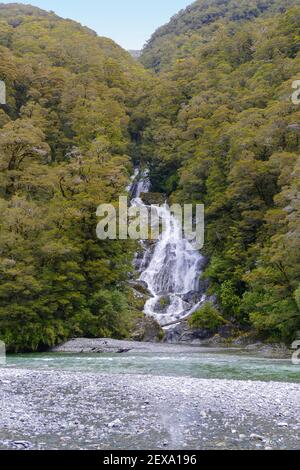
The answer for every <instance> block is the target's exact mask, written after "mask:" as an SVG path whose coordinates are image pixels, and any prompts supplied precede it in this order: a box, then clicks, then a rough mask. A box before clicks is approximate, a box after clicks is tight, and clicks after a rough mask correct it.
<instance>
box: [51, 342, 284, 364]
mask: <svg viewBox="0 0 300 470" xmlns="http://www.w3.org/2000/svg"><path fill="white" fill-rule="evenodd" d="M186 338H187V337H186ZM210 350H211V351H222V350H223V351H224V350H225V351H237V352H238V351H239V352H241V353H247V354H250V355H251V354H253V355H258V356H261V357H266V358H282V359H285V358H290V357H291V355H292V351H290V350H289V349H288V348H287V347H285V346H284V345H268V344H264V343H252V344H251V343H249V344H247V343H246V344H244V342H243V341H241V342H239V341H238V340H236V341H235V343H233V344H232V345H231V346H230V345H228V344H227V345H226V342H225V340H224V341H218V340H217V339H214V340H201V341H200V340H195V341H193V340H192V338H190V342H188V341H182V342H181V343H180V344H176V343H173V344H172V343H152V342H138V341H119V340H114V339H108V338H104V339H102V338H99V339H89V338H76V339H73V340H70V341H67V342H66V343H64V344H62V345H60V346H57V347H56V348H53V350H52V352H58V353H72V354H81V353H89V354H91V353H95V354H101V353H119V354H122V353H126V352H134V351H137V352H145V353H152V352H155V353H164V352H169V353H176V352H178V353H184V352H205V351H210Z"/></svg>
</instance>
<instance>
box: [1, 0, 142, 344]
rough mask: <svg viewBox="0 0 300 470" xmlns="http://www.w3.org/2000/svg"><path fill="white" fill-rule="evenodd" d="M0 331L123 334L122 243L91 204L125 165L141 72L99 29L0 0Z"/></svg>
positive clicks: (119, 182) (43, 338) (30, 339)
mask: <svg viewBox="0 0 300 470" xmlns="http://www.w3.org/2000/svg"><path fill="white" fill-rule="evenodd" d="M0 18H1V20H0V79H2V80H5V82H6V85H7V105H6V106H3V107H2V109H1V114H0V170H1V171H0V212H1V220H0V338H1V339H2V340H4V341H5V342H6V343H7V346H8V349H9V350H10V351H34V350H41V349H44V348H47V347H49V346H53V345H55V344H57V343H58V342H61V341H63V340H65V339H67V338H69V337H70V336H73V335H75V336H76V335H88V336H93V335H96V336H98V335H105V336H114V337H118V338H121V337H126V336H128V335H129V333H130V329H131V321H132V319H133V318H134V316H135V315H136V314H137V309H136V305H135V303H134V301H133V299H132V298H131V297H130V295H129V293H128V289H127V286H126V281H127V279H128V275H129V273H130V271H131V270H132V267H131V261H132V257H133V252H134V249H135V247H134V245H133V244H132V243H130V242H128V243H127V242H125V241H123V242H121V241H116V242H109V243H108V242H104V241H103V242H101V241H99V240H98V239H97V237H96V225H97V219H96V215H95V214H96V209H97V206H98V205H99V204H100V203H102V202H105V203H107V202H113V203H114V202H115V201H116V200H117V199H118V196H119V195H120V194H122V193H123V191H124V188H125V187H126V185H127V184H128V180H129V176H130V173H131V171H132V163H131V161H130V151H131V145H132V144H131V136H130V132H129V121H130V115H131V112H132V108H134V104H135V99H136V95H137V94H138V92H139V89H140V88H143V81H144V80H145V72H144V70H143V68H142V67H141V66H140V65H139V64H137V63H136V61H134V60H133V59H132V58H131V57H130V55H129V54H127V53H126V52H125V51H123V50H122V49H121V48H120V47H118V46H117V45H116V44H114V43H113V42H112V41H110V40H109V39H105V38H99V37H98V36H97V35H96V34H95V33H94V32H92V31H90V30H88V29H87V28H84V27H81V26H80V25H79V24H77V23H75V22H73V21H70V20H62V19H60V18H58V17H57V16H56V15H54V14H53V13H46V12H44V11H42V10H39V9H37V8H34V7H30V6H25V5H17V4H13V5H0Z"/></svg>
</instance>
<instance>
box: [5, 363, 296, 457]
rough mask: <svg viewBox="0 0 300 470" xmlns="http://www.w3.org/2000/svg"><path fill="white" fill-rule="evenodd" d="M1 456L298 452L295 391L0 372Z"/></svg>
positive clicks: (139, 378)
mask: <svg viewBox="0 0 300 470" xmlns="http://www.w3.org/2000/svg"><path fill="white" fill-rule="evenodd" d="M0 402H1V417H0V448H1V449H225V448H226V449H297V448H299V438H300V425H299V415H300V385H299V384H287V383H275V382H271V383H263V382H250V381H249V382H245V381H228V380H204V379H190V378H173V377H153V376H151V377H149V376H137V375H110V374H109V375H102V374H93V373H78V372H64V371H37V370H36V371H33V370H18V369H5V368H3V369H1V375H0Z"/></svg>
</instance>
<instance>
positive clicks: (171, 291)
mask: <svg viewBox="0 0 300 470" xmlns="http://www.w3.org/2000/svg"><path fill="white" fill-rule="evenodd" d="M149 190H150V181H149V177H148V172H147V171H146V172H144V173H143V174H142V175H141V176H140V177H139V178H138V181H137V182H136V183H134V184H133V191H132V196H133V200H132V204H133V205H144V203H143V201H142V199H141V198H140V196H141V194H142V193H146V192H148V191H149ZM157 211H158V216H159V217H160V218H161V219H162V220H164V223H165V227H164V230H163V232H162V234H161V236H160V239H159V240H158V241H157V242H156V244H155V246H154V249H153V246H152V244H151V243H150V244H148V245H150V246H148V247H147V244H146V243H143V246H144V249H145V252H144V257H143V260H142V262H141V264H140V272H141V275H140V281H142V282H144V283H145V284H146V285H147V287H148V289H149V291H150V293H151V295H152V297H151V298H150V299H149V300H148V301H147V302H146V304H145V308H144V312H145V314H146V315H149V316H152V317H154V318H155V319H156V320H157V321H158V322H159V323H160V324H161V325H162V326H167V325H170V324H174V323H176V322H178V321H180V320H182V319H184V318H186V317H187V316H189V315H190V314H191V313H192V312H193V311H195V310H196V309H197V308H198V307H199V305H200V304H201V303H202V302H203V301H204V300H205V296H204V295H201V294H200V293H199V278H200V274H201V269H202V267H203V264H204V257H203V256H202V255H201V254H200V253H199V252H198V251H197V250H196V249H195V248H194V247H193V246H192V244H191V243H190V242H189V241H188V240H186V239H184V238H183V237H182V231H181V225H180V223H179V221H178V220H177V218H176V217H175V216H174V215H173V214H171V212H170V210H169V207H168V205H167V204H165V205H164V206H163V207H159V208H157Z"/></svg>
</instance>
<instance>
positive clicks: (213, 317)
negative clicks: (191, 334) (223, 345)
mask: <svg viewBox="0 0 300 470" xmlns="http://www.w3.org/2000/svg"><path fill="white" fill-rule="evenodd" d="M225 323H226V321H225V320H224V318H223V317H222V316H221V315H220V313H219V312H218V310H217V309H216V308H215V306H214V305H213V304H212V303H211V302H207V303H206V304H204V306H203V307H201V308H200V309H199V310H197V311H196V312H195V313H193V315H192V316H191V318H190V319H189V324H190V327H191V328H193V329H201V328H205V329H207V330H210V331H217V330H218V328H220V327H221V326H223V325H224V324H225Z"/></svg>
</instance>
